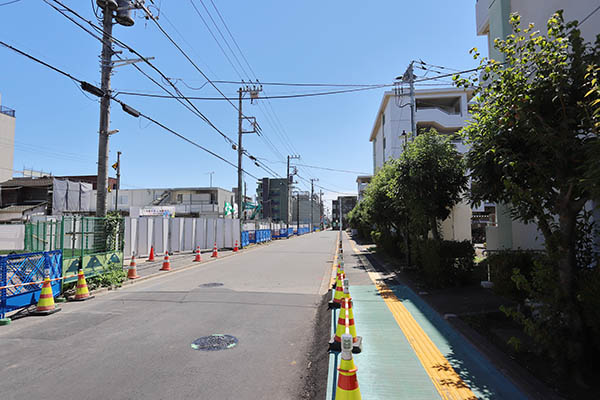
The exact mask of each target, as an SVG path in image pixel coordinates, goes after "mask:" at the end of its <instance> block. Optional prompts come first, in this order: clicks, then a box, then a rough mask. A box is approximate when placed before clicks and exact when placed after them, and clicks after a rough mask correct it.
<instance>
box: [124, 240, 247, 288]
mask: <svg viewBox="0 0 600 400" xmlns="http://www.w3.org/2000/svg"><path fill="white" fill-rule="evenodd" d="M233 252H234V253H237V252H238V241H237V240H236V241H235V247H234V248H233ZM194 254H195V257H194V262H200V261H202V255H201V253H200V246H197V247H196V251H195V252H194ZM218 257H219V251H218V249H217V243H216V242H215V245H214V247H213V251H212V255H211V258H218ZM146 261H155V257H154V246H151V247H150V255H149V256H148V259H147V260H146ZM170 270H171V262H170V260H169V252H168V251H165V258H164V261H163V265H162V267H161V268H160V269H159V271H170ZM139 277H140V276H139V275H138V274H137V264H136V262H135V254H134V255H132V256H131V262H130V263H129V269H128V271H127V278H128V279H137V278H139Z"/></svg>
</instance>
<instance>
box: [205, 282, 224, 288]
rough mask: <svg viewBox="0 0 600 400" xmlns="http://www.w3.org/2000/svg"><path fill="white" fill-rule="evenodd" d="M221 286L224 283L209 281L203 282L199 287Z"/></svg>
mask: <svg viewBox="0 0 600 400" xmlns="http://www.w3.org/2000/svg"><path fill="white" fill-rule="evenodd" d="M219 286H223V284H222V283H221V282H209V283H203V284H202V285H200V286H199V287H219Z"/></svg>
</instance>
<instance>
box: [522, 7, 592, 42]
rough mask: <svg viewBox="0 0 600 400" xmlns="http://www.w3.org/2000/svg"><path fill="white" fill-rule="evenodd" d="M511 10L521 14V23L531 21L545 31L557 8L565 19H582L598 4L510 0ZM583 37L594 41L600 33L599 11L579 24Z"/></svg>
mask: <svg viewBox="0 0 600 400" xmlns="http://www.w3.org/2000/svg"><path fill="white" fill-rule="evenodd" d="M510 6H511V12H518V13H519V15H521V25H522V26H527V25H528V24H529V23H530V22H533V23H534V24H535V26H536V30H539V31H540V32H542V33H545V32H546V23H547V22H548V18H550V17H551V16H552V14H554V13H555V12H556V11H557V10H564V14H563V17H564V19H565V21H567V22H568V21H572V20H578V21H581V20H583V19H584V18H585V17H586V16H588V15H589V14H590V13H591V12H592V11H594V9H595V8H596V7H598V6H600V4H599V3H598V0H575V1H564V0H543V1H542V0H537V1H535V0H534V1H532V0H511V4H510ZM579 29H580V30H581V34H582V36H583V38H584V39H585V40H586V41H588V42H592V43H593V42H594V40H595V39H596V35H597V34H598V33H600V12H596V13H595V14H594V15H592V16H591V17H590V18H589V19H588V20H587V21H585V22H584V23H583V24H581V25H580V26H579Z"/></svg>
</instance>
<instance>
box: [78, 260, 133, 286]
mask: <svg viewBox="0 0 600 400" xmlns="http://www.w3.org/2000/svg"><path fill="white" fill-rule="evenodd" d="M126 279H127V271H125V270H123V267H122V266H121V265H119V264H115V263H112V264H109V265H108V266H106V267H104V270H103V272H102V273H101V274H98V275H95V276H91V277H89V278H87V279H86V282H87V284H88V287H89V288H90V290H93V289H96V288H99V287H121V285H122V284H123V282H124V281H125V280H126Z"/></svg>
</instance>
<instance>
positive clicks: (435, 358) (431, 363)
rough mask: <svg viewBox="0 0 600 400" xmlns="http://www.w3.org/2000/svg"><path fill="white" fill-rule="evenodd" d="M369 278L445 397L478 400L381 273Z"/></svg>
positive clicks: (372, 273)
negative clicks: (382, 277)
mask: <svg viewBox="0 0 600 400" xmlns="http://www.w3.org/2000/svg"><path fill="white" fill-rule="evenodd" d="M350 245H351V246H352V250H353V251H354V253H356V254H360V250H359V249H358V248H357V247H356V245H355V244H354V241H352V240H350ZM369 278H371V280H372V281H373V284H374V285H375V287H376V288H377V290H378V291H379V293H380V294H381V297H382V298H383V300H384V302H385V304H386V305H387V306H388V308H389V310H390V312H391V313H392V315H393V316H394V319H395V320H396V323H397V324H398V326H399V327H400V329H401V330H402V332H403V333H404V336H406V339H407V340H408V343H410V346H411V347H412V349H413V351H414V352H415V354H416V355H417V357H418V358H419V361H420V362H421V365H422V366H423V368H424V369H425V372H427V375H429V378H430V379H431V381H432V382H433V385H434V386H435V388H436V389H437V391H438V392H439V394H440V396H441V397H442V399H447V400H458V399H468V400H477V396H475V394H474V393H473V392H472V391H471V389H470V388H469V386H468V385H467V384H466V383H465V382H464V381H463V380H462V379H461V377H460V376H459V375H458V374H457V373H456V371H455V370H454V368H452V365H450V363H449V362H448V360H447V359H446V358H445V357H444V356H443V354H442V353H441V352H440V350H439V349H438V348H437V346H436V345H435V344H434V343H433V342H432V341H431V339H430V338H429V336H427V334H426V333H425V331H424V330H423V328H421V326H420V325H419V324H418V322H417V321H416V320H415V319H414V318H413V316H412V315H411V313H410V312H409V311H408V309H407V308H406V307H405V306H404V305H403V304H402V302H401V301H400V300H399V299H398V297H396V295H395V294H394V292H393V291H392V290H391V289H390V288H389V287H388V286H387V285H386V284H385V283H384V282H383V281H382V280H381V276H380V275H379V273H377V272H371V271H369Z"/></svg>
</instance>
